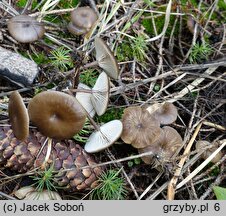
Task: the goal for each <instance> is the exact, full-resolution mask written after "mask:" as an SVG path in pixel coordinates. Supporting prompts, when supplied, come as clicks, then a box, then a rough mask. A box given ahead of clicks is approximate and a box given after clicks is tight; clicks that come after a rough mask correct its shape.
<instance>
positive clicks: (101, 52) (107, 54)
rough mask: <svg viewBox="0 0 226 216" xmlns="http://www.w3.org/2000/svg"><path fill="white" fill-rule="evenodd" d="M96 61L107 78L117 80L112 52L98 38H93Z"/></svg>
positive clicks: (117, 68)
mask: <svg viewBox="0 0 226 216" xmlns="http://www.w3.org/2000/svg"><path fill="white" fill-rule="evenodd" d="M95 50H96V60H97V63H98V65H99V67H101V68H102V69H103V70H104V71H105V72H106V73H107V75H108V76H109V77H111V78H112V79H118V76H119V67H118V63H117V60H116V58H115V57H114V55H113V53H112V51H111V50H110V48H109V47H108V46H107V44H106V43H105V42H104V40H103V39H101V38H100V37H96V38H95Z"/></svg>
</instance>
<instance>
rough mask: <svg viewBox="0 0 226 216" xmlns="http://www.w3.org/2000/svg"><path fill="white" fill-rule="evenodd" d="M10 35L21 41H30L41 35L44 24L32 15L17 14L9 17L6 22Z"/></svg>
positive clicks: (43, 30)
mask: <svg viewBox="0 0 226 216" xmlns="http://www.w3.org/2000/svg"><path fill="white" fill-rule="evenodd" d="M7 25H8V30H9V33H10V34H11V36H12V37H13V38H14V39H16V40H17V41H18V42H21V43H31V42H34V41H36V40H38V39H40V38H42V37H43V35H44V33H45V28H44V25H43V24H42V23H40V22H38V21H37V20H36V19H35V18H34V17H30V16H28V15H19V16H15V17H13V18H11V19H10V20H9V21H8V23H7Z"/></svg>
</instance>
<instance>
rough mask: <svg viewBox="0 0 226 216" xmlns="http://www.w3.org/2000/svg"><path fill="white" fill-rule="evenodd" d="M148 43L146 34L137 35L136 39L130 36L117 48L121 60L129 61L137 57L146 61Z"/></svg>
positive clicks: (138, 59) (140, 60) (141, 60)
mask: <svg viewBox="0 0 226 216" xmlns="http://www.w3.org/2000/svg"><path fill="white" fill-rule="evenodd" d="M147 51H148V45H147V42H146V38H145V36H144V35H138V36H135V38H134V39H131V38H129V39H128V40H126V41H124V42H123V43H122V44H120V45H119V46H118V48H117V58H118V60H119V61H128V60H132V59H134V58H135V59H136V60H137V61H139V62H144V60H145V56H146V53H147Z"/></svg>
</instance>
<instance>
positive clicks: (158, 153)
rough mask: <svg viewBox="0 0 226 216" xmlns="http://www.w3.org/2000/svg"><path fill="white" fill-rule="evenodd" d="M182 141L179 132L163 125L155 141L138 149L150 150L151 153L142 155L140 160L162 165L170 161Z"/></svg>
mask: <svg viewBox="0 0 226 216" xmlns="http://www.w3.org/2000/svg"><path fill="white" fill-rule="evenodd" d="M182 142H183V140H182V138H181V136H180V134H179V133H178V132H177V131H176V130H175V129H174V128H172V127H169V126H165V127H163V128H162V132H161V136H160V137H159V139H158V140H157V141H156V142H155V143H152V144H150V145H149V146H146V147H145V148H142V149H138V152H139V153H144V152H152V153H153V154H152V155H150V156H149V155H148V156H144V157H142V160H143V161H144V162H145V163H146V164H154V165H155V166H156V167H158V165H160V164H161V165H163V164H165V163H166V162H168V161H170V159H171V158H172V157H173V155H174V154H175V153H176V151H177V150H178V148H180V147H181V145H182Z"/></svg>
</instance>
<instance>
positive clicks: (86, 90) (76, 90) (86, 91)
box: [67, 89, 93, 94]
mask: <svg viewBox="0 0 226 216" xmlns="http://www.w3.org/2000/svg"><path fill="white" fill-rule="evenodd" d="M70 91H71V92H73V93H75V92H83V93H87V94H92V93H93V90H92V89H91V90H89V89H70ZM67 92H68V91H67Z"/></svg>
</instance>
